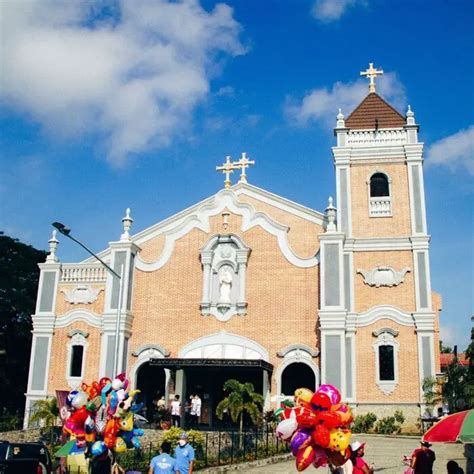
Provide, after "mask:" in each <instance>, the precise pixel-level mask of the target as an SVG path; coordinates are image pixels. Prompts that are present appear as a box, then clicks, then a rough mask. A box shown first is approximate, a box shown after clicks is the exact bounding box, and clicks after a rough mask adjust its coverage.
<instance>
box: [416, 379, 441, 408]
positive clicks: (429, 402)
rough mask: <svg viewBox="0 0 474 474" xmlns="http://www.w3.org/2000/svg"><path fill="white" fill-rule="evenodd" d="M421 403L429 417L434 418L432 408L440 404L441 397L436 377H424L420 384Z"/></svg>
mask: <svg viewBox="0 0 474 474" xmlns="http://www.w3.org/2000/svg"><path fill="white" fill-rule="evenodd" d="M421 388H422V390H423V402H424V403H425V405H426V408H427V410H428V412H429V414H430V415H431V416H434V407H435V406H436V405H438V404H440V403H441V401H442V395H441V390H440V386H439V383H438V381H437V380H436V377H425V378H424V379H423V382H422V384H421Z"/></svg>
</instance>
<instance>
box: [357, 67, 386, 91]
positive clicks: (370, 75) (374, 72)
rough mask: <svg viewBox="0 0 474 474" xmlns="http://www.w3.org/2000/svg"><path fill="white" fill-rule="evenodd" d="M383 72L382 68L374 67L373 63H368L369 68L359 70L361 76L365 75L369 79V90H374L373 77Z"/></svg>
mask: <svg viewBox="0 0 474 474" xmlns="http://www.w3.org/2000/svg"><path fill="white" fill-rule="evenodd" d="M382 74H383V69H377V68H374V63H369V68H368V69H367V70H365V71H361V72H360V75H361V76H367V78H368V79H369V92H375V78H376V77H377V76H381V75H382Z"/></svg>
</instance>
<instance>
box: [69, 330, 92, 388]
mask: <svg viewBox="0 0 474 474" xmlns="http://www.w3.org/2000/svg"><path fill="white" fill-rule="evenodd" d="M73 346H82V347H83V352H82V364H81V375H79V376H76V377H73V376H72V375H71V362H72V347H73ZM88 347H89V343H88V342H87V339H86V338H85V337H84V336H82V335H81V334H79V333H76V334H74V336H72V337H71V340H70V341H69V342H68V343H67V356H66V380H67V383H68V384H69V387H70V388H71V390H74V389H76V388H77V387H79V386H80V384H81V382H82V380H83V378H84V375H85V370H86V355H87V348H88Z"/></svg>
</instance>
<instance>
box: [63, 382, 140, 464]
mask: <svg viewBox="0 0 474 474" xmlns="http://www.w3.org/2000/svg"><path fill="white" fill-rule="evenodd" d="M128 388H129V381H128V379H127V378H126V376H125V374H124V373H123V374H119V375H117V377H116V378H115V379H114V380H110V379H109V378H108V377H103V378H102V379H100V380H99V382H92V383H91V385H87V384H86V383H82V385H81V389H80V390H73V391H71V392H69V394H68V396H67V400H66V404H67V406H68V409H69V412H70V415H69V417H68V418H67V420H66V421H65V423H64V427H63V431H64V432H65V433H66V434H68V435H70V436H71V439H75V441H76V447H77V448H78V449H80V450H85V452H86V453H89V454H91V455H92V456H99V455H101V454H103V453H105V452H106V451H107V450H108V449H110V450H111V451H112V452H115V453H121V452H123V451H125V450H126V449H128V448H137V449H138V448H140V440H139V436H142V435H143V430H142V429H139V428H136V427H135V425H134V413H136V412H138V411H139V410H140V409H141V408H142V407H143V404H142V403H136V396H137V394H138V393H140V390H131V391H128Z"/></svg>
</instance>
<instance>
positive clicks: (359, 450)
mask: <svg viewBox="0 0 474 474" xmlns="http://www.w3.org/2000/svg"><path fill="white" fill-rule="evenodd" d="M364 447H365V443H360V442H359V441H356V442H355V443H352V444H351V451H352V454H351V462H352V472H353V473H354V474H372V473H373V472H374V470H375V466H374V465H373V464H371V465H370V466H369V465H368V464H367V463H366V462H365V461H364V459H362V458H363V457H364V454H365V452H364Z"/></svg>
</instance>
